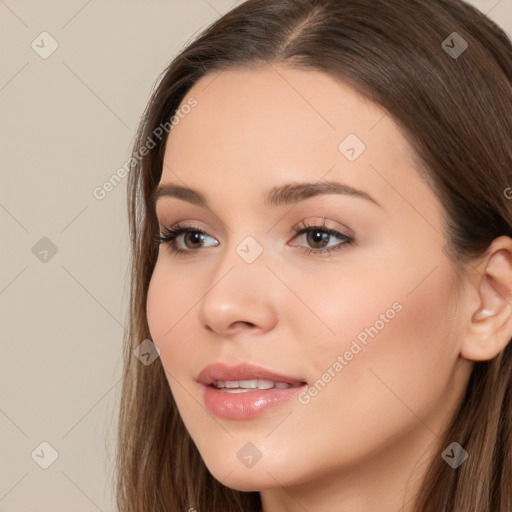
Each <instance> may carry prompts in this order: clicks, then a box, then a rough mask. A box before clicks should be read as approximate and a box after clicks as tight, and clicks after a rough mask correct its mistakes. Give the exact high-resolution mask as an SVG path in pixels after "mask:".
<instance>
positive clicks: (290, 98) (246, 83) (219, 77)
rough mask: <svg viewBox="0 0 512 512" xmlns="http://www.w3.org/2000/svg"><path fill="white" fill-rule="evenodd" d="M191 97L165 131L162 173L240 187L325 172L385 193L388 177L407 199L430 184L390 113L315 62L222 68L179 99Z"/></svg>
mask: <svg viewBox="0 0 512 512" xmlns="http://www.w3.org/2000/svg"><path fill="white" fill-rule="evenodd" d="M191 98H193V99H194V100H195V101H197V106H196V107H195V108H194V109H192V110H190V112H189V113H188V114H186V115H183V117H182V118H181V120H180V122H179V123H178V124H177V125H176V126H175V127H174V128H173V129H172V130H171V133H170V135H169V137H168V140H167V146H166V152H165V159H164V169H163V173H162V180H161V182H162V183H166V182H176V181H177V179H176V178H177V177H178V178H179V179H182V180H184V181H185V182H187V185H189V186H193V187H194V188H198V189H203V190H205V189H206V188H207V187H208V186H209V185H210V184H213V183H214V182H215V183H221V182H224V183H227V182H229V183H238V185H239V187H238V190H239V192H240V195H243V194H242V192H243V191H246V192H247V194H248V195H251V194H254V193H255V190H260V189H263V188H264V189H268V188H270V187H271V186H275V185H276V184H279V182H287V181H288V182H289V181H293V180H296V181H302V180H303V181H312V180H317V181H318V180H321V179H323V178H324V177H327V178H328V179H335V180H339V181H343V182H346V183H349V184H350V185H352V186H354V187H358V188H366V189H367V190H368V191H369V193H371V194H372V195H374V196H379V195H380V196H382V195H383V194H384V195H386V194H387V195H389V187H390V184H392V183H397V184H400V185H401V186H402V187H403V191H404V193H405V194H406V195H408V196H409V200H410V201H415V200H416V197H415V196H416V195H420V194H422V195H425V194H426V195H427V196H428V195H429V193H430V191H429V189H427V187H426V184H425V183H424V182H423V180H421V179H420V176H419V174H418V172H417V168H416V164H415V161H414V158H413V152H412V149H411V148H410V146H409V144H408V143H407V141H406V140H405V138H404V137H403V135H402V133H401V131H400V129H399V128H398V126H397V124H396V123H395V122H394V120H393V119H392V118H391V116H390V115H388V114H387V113H386V111H385V110H384V109H382V108H381V107H380V106H379V105H377V104H375V103H373V102H371V101H370V100H368V99H367V98H365V97H364V96H362V95H361V94H359V93H358V92H357V91H355V90H354V89H352V88H351V87H349V86H348V85H346V84H345V83H343V82H342V81H340V80H338V79H336V78H334V77H332V76H331V75H328V74H326V73H323V72H321V71H314V70H299V69H294V68H290V67H288V66H283V65H278V64H272V65H265V66H261V67H259V68H253V69H233V70H226V71H222V72H220V73H216V74H209V75H206V76H205V77H203V78H202V79H201V80H200V81H198V82H197V83H196V84H195V85H194V86H193V87H192V88H191V89H190V91H189V92H188V94H187V95H186V97H185V98H184V99H183V101H182V105H184V104H185V103H187V101H189V100H190V99H191ZM205 178H208V179H207V180H206V181H205ZM205 185H206V187H205ZM391 186H392V185H391ZM418 187H419V190H415V188H418Z"/></svg>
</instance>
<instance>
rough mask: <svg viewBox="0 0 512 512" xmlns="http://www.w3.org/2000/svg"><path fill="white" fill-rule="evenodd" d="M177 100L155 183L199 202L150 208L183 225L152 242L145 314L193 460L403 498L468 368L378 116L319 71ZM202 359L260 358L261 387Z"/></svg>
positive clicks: (423, 230)
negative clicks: (215, 370) (177, 112)
mask: <svg viewBox="0 0 512 512" xmlns="http://www.w3.org/2000/svg"><path fill="white" fill-rule="evenodd" d="M190 98H195V100H196V101H197V105H196V106H195V108H193V109H184V111H186V112H189V111H190V112H189V113H188V114H186V115H183V118H181V119H180V120H179V123H177V124H176V125H175V126H174V128H173V129H172V130H171V133H170V136H169V139H168V143H167V147H166V152H165V159H164V168H163V173H162V178H161V182H160V186H164V185H174V186H176V187H187V188H191V189H193V190H195V191H197V192H198V193H199V194H200V195H201V196H202V198H203V199H204V200H205V201H206V203H207V206H204V205H201V204H199V201H195V200H194V199H197V196H193V195H191V194H183V193H179V194H178V193H177V194H171V195H164V194H162V195H161V197H159V199H158V200H157V203H156V212H157V217H158V220H159V224H160V227H161V228H162V229H165V228H171V227H173V226H174V225H175V224H179V225H181V226H185V227H187V228H188V229H190V232H188V233H184V234H183V233H182V234H179V235H178V236H177V237H176V239H175V240H174V241H171V242H170V243H169V245H167V244H165V243H162V244H161V245H160V248H159V254H158V260H157V263H156V267H155V269H154V272H153V275H152V279H151V283H150V287H149V295H148V301H147V315H148V322H149V327H150V332H151V335H152V339H153V341H154V343H155V344H156V345H157V347H158V348H159V349H160V357H161V362H162V364H163V367H164V369H165V371H166V374H167V378H168V382H169V385H170V388H171V391H172V394H173V397H174V399H175V401H176V404H177V406H178V409H179V412H180V415H181V417H182V419H183V422H184V423H185V426H186V428H187V430H188V432H189V433H190V435H191V437H192V439H193V440H194V442H195V444H196V446H197V448H198V450H199V452H200V453H201V456H202V457H203V459H204V462H205V463H206V465H207V467H208V468H209V470H210V471H211V472H212V474H213V475H214V476H215V477H216V478H217V479H218V480H220V481H221V482H222V483H223V484H224V485H227V486H228V487H233V488H236V489H240V490H246V491H248V490H264V489H267V490H270V489H276V490H277V489H281V488H288V489H292V488H294V489H295V492H296V493H297V494H298V493H300V492H301V490H304V489H307V488H308V486H316V488H318V486H319V485H327V483H328V482H335V481H337V479H339V478H340V477H341V476H344V477H345V478H348V480H346V482H349V483H351V484H352V483H353V487H352V488H353V489H355V488H356V487H357V485H359V484H358V483H357V482H360V481H361V478H363V477H364V478H366V479H368V480H369V481H370V482H371V486H372V489H375V488H378V487H379V486H384V485H387V486H388V488H387V492H388V493H389V494H390V495H392V494H393V493H395V492H397V493H401V492H402V491H403V486H405V483H406V479H407V478H406V477H408V476H409V474H410V473H411V471H412V470H413V467H414V466H415V465H416V464H417V463H418V464H419V461H420V460H424V459H425V457H426V456H427V452H428V449H429V447H432V446H434V444H435V443H436V441H437V440H438V434H439V433H440V431H441V430H442V428H443V427H444V426H446V424H447V422H448V421H449V419H450V417H451V414H453V412H454V410H455V408H456V405H457V404H458V402H459V401H460V399H461V397H462V394H463V392H464V390H465V386H466V384H467V379H468V376H469V373H470V369H471V367H470V363H469V362H468V361H466V360H464V359H462V358H461V357H460V355H459V351H460V342H461V333H462V323H461V322H462V320H461V315H460V313H459V308H457V307H456V303H457V298H458V296H459V292H460V289H459V287H458V286H459V285H457V284H456V283H457V281H456V280H455V273H454V269H453V267H452V265H451V263H450V261H449V259H448V257H447V255H446V254H445V252H444V250H443V246H444V245H445V243H446V239H445V237H444V236H443V231H442V209H441V206H440V203H439V201H438V199H437V198H436V197H435V196H434V195H433V193H432V191H431V190H430V188H429V187H428V186H427V185H426V183H425V182H424V181H423V180H422V178H421V177H420V175H419V173H418V170H417V168H416V167H415V163H414V161H413V158H412V154H411V150H410V147H409V146H408V144H407V143H406V141H405V139H404V137H403V136H402V134H401V132H400V131H399V129H398V127H397V125H396V124H395V123H394V122H393V120H392V119H391V118H390V117H389V116H388V115H386V114H385V113H384V111H383V110H382V109H380V108H379V107H378V106H376V105H375V104H373V103H371V102H369V101H368V100H365V99H364V98H363V97H361V96H359V95H358V94H357V93H356V92H355V91H354V90H353V89H351V88H349V87H348V86H346V85H344V84H342V83H340V82H338V81H336V80H335V79H333V78H331V77H330V76H329V75H326V74H324V73H321V72H313V71H301V70H296V69H291V68H288V67H284V66H281V65H273V66H272V67H270V66H268V67H261V68H257V69H252V70H236V71H235V70H233V71H228V72H223V73H221V74H219V75H216V76H211V75H209V76H207V77H205V78H203V79H202V80H201V81H200V82H199V83H197V84H196V85H195V86H194V87H193V88H192V89H191V90H190V92H189V95H188V96H187V97H186V98H185V99H184V101H183V103H182V105H184V104H185V103H186V102H187V101H188V100H189V99H190ZM418 115H421V113H418ZM306 183H308V184H311V185H309V186H304V185H303V184H306ZM287 184H293V186H300V188H299V189H297V190H295V191H294V189H292V188H290V187H288V188H283V187H285V186H286V185H287ZM327 184H330V188H329V187H327ZM335 184H338V185H337V186H336V185H335ZM336 187H337V188H336ZM343 187H345V188H343ZM178 196H181V197H178ZM315 227H316V229H315ZM305 228H307V229H308V231H306V232H302V233H301V234H298V235H297V234H296V230H299V231H300V230H302V229H305ZM326 230H332V232H327V231H326ZM198 231H199V233H198ZM201 232H203V233H204V234H203V235H201ZM171 246H172V247H174V248H178V249H181V250H182V251H186V252H183V253H179V254H176V253H174V252H172V250H171ZM212 363H224V364H225V365H227V366H228V367H231V366H235V365H238V364H239V363H247V364H250V365H255V366H257V367H260V368H263V369H266V370H268V371H269V372H273V374H277V375H276V376H273V375H270V377H271V378H268V377H269V376H268V375H266V377H267V379H265V380H270V381H271V382H270V384H269V383H267V385H269V386H273V389H267V390H264V389H262V390H258V389H256V390H254V389H249V390H248V391H247V390H245V391H244V390H242V389H239V387H240V386H247V387H249V388H250V386H253V385H257V384H258V382H256V383H255V382H254V381H255V379H257V377H258V376H260V377H261V376H264V377H265V374H263V373H261V374H259V373H258V372H257V371H256V372H255V373H251V372H250V371H249V370H247V369H246V370H243V368H242V373H240V374H237V373H232V374H227V377H226V375H225V374H218V375H215V374H214V375H213V376H210V377H211V379H210V380H221V379H223V378H225V380H229V381H230V382H229V383H228V384H227V386H232V387H228V389H229V390H230V391H226V390H224V391H221V390H217V389H214V388H213V387H212V386H207V385H206V384H203V383H201V382H199V380H202V379H201V377H202V376H204V373H203V374H202V375H201V376H200V374H201V372H202V370H203V369H204V368H205V367H206V366H207V365H210V364H212ZM219 376H220V377H219ZM279 376H282V377H279ZM229 377H232V379H230V378H229ZM244 377H245V378H244ZM286 377H288V379H286ZM280 379H281V381H283V382H289V383H294V384H293V386H292V387H291V388H288V387H286V389H280V387H283V386H282V385H281V384H279V385H278V389H276V388H275V382H278V381H280ZM239 380H247V381H251V380H252V381H253V382H245V383H241V384H240V383H239V382H236V381H239ZM261 380H262V379H260V383H259V384H260V387H265V382H263V384H262V383H261ZM301 383H306V384H303V385H300V384H301ZM221 385H222V383H221ZM224 385H225V386H226V384H225V383H224ZM235 388H238V389H235ZM225 389H226V388H225ZM439 448H440V449H441V450H442V449H444V447H439ZM436 449H437V445H436ZM438 455H440V451H439V452H436V454H435V456H438ZM377 475H378V478H376V476H377ZM383 475H385V476H383ZM388 477H389V480H390V481H391V484H390V482H389V481H387V480H386V478H388ZM389 485H391V487H389ZM349 487H350V486H348V487H347V489H346V490H347V492H348V489H349Z"/></svg>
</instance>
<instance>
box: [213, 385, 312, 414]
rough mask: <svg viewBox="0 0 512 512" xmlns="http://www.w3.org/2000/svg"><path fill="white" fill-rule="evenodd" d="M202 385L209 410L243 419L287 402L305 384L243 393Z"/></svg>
mask: <svg viewBox="0 0 512 512" xmlns="http://www.w3.org/2000/svg"><path fill="white" fill-rule="evenodd" d="M203 387H204V395H203V397H204V401H205V404H206V407H207V408H208V410H209V411H210V412H212V413H213V414H215V415H216V416H218V417H219V418H223V419H227V420H244V419H249V418H254V417H255V416H258V415H260V414H263V413H264V412H266V411H268V410H269V409H271V408H272V407H275V406H277V405H279V404H283V403H284V402H288V401H289V400H291V399H292V398H294V397H295V396H297V395H298V394H299V393H300V392H301V391H302V390H303V389H304V388H305V387H306V384H304V385H302V386H296V387H291V388H284V389H277V388H271V389H255V390H251V391H246V392H243V393H226V392H224V391H219V390H218V389H216V388H214V387H212V386H205V385H203Z"/></svg>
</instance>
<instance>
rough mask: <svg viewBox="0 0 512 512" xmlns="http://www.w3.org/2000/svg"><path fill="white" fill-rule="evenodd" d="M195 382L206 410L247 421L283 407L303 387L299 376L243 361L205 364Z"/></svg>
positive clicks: (232, 418) (220, 416) (228, 418)
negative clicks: (201, 386)
mask: <svg viewBox="0 0 512 512" xmlns="http://www.w3.org/2000/svg"><path fill="white" fill-rule="evenodd" d="M197 381H198V382H199V383H200V384H202V385H203V393H202V398H203V401H204V404H205V405H206V407H207V408H208V410H209V411H210V412H212V413H213V414H215V415H216V416H217V417H219V418H222V419H226V420H250V419H252V418H255V417H257V416H260V415H262V414H263V413H265V412H267V411H269V410H271V409H273V408H274V407H277V406H279V405H281V406H284V404H285V403H291V401H292V399H293V398H294V397H296V396H297V395H298V394H299V392H300V391H301V390H302V389H303V388H304V386H306V382H305V381H304V379H302V378H300V377H292V376H289V375H282V374H279V373H276V372H273V371H270V370H267V369H266V368H263V367H261V366H255V365H252V364H247V363H242V364H238V365H236V366H228V365H226V364H224V363H213V364H209V365H208V366H206V367H205V368H204V369H203V370H202V371H201V373H200V374H199V375H198V377H197ZM292 403H293V402H292Z"/></svg>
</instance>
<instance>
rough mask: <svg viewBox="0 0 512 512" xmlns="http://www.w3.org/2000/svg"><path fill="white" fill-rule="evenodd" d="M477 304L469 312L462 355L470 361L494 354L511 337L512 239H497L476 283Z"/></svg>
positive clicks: (482, 359) (498, 351)
mask: <svg viewBox="0 0 512 512" xmlns="http://www.w3.org/2000/svg"><path fill="white" fill-rule="evenodd" d="M475 288H476V291H477V293H478V301H479V305H478V307H477V308H476V309H475V310H474V311H472V312H471V318H470V320H469V323H468V328H467V331H466V337H465V339H464V340H463V343H462V346H461V356H462V357H464V358H466V359H469V360H471V361H487V360H489V359H493V358H494V357H496V356H497V355H498V354H499V353H500V352H501V351H502V350H503V349H504V348H505V347H506V346H507V345H508V343H509V342H510V340H511V338H512V239H511V238H509V237H506V236H502V237H499V238H496V239H495V240H494V241H493V242H492V244H491V245H490V246H489V249H488V251H487V256H486V257H485V259H484V264H483V275H480V276H479V279H478V280H477V282H476V285H475Z"/></svg>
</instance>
